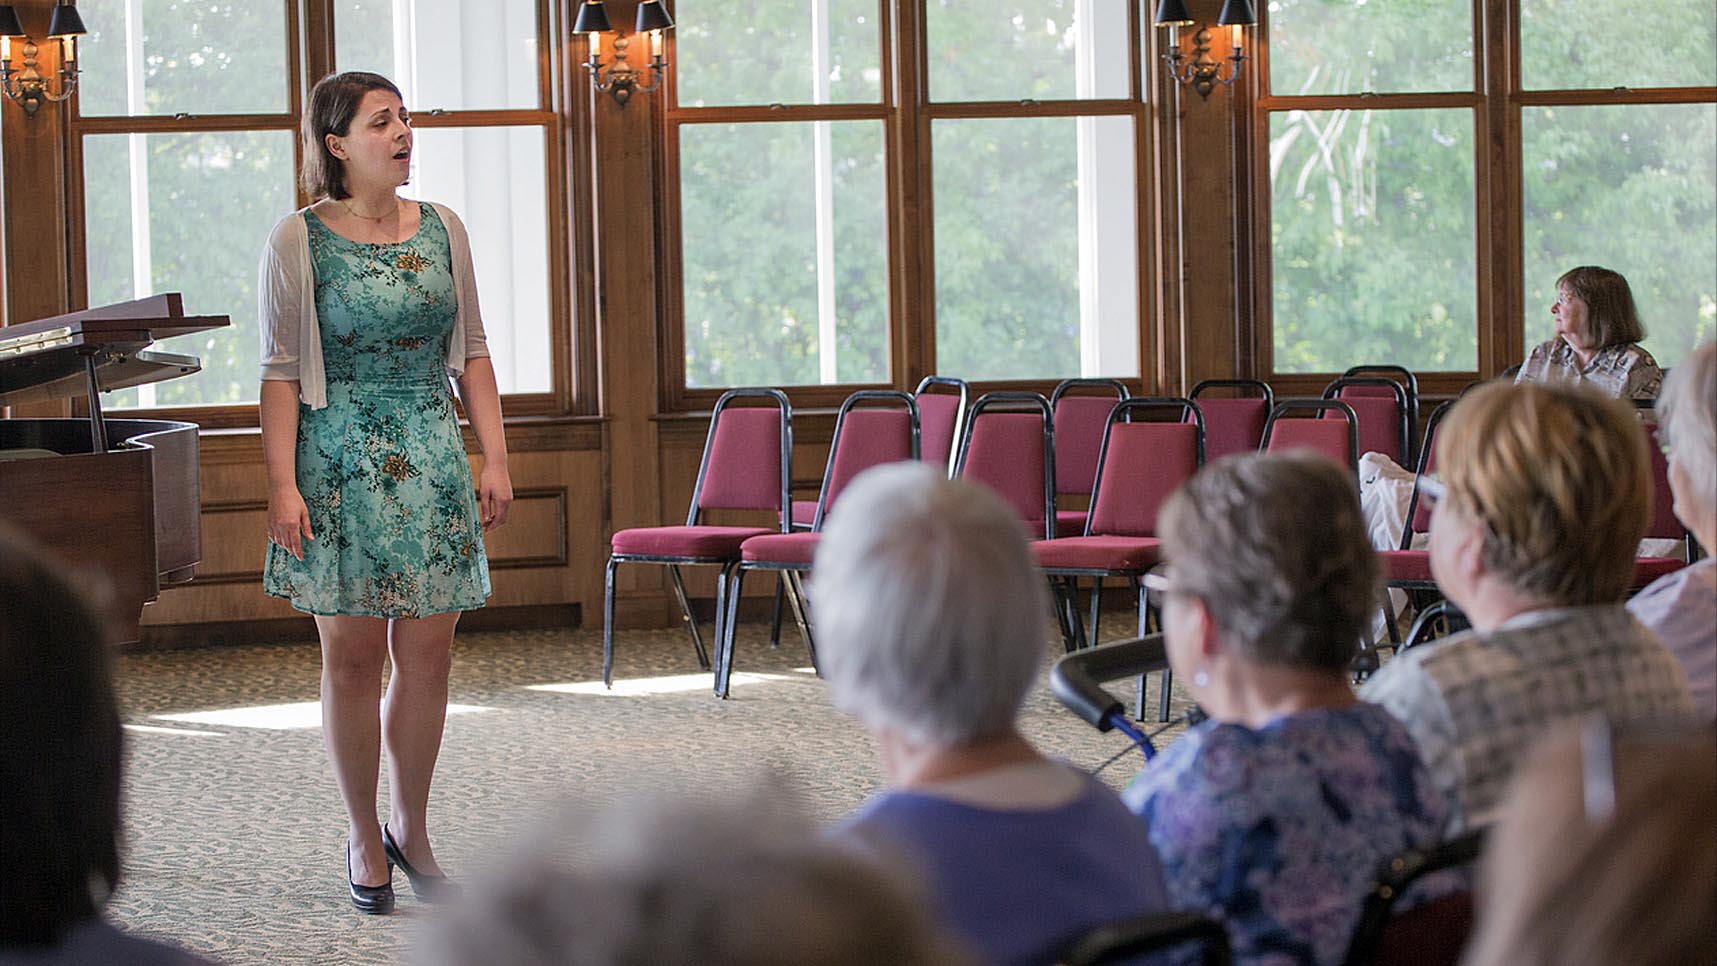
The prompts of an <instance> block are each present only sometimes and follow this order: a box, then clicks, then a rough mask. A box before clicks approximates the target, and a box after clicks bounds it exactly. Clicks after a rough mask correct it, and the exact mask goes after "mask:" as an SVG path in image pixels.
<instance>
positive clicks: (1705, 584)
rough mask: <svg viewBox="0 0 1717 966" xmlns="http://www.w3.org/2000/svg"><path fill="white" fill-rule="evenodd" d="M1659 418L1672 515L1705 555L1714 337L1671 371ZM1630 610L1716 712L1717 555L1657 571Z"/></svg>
mask: <svg viewBox="0 0 1717 966" xmlns="http://www.w3.org/2000/svg"><path fill="white" fill-rule="evenodd" d="M1657 418H1658V442H1659V443H1661V444H1662V445H1663V446H1664V448H1665V449H1666V450H1667V452H1668V455H1669V489H1670V492H1671V493H1673V494H1675V516H1676V518H1677V519H1679V520H1680V521H1681V522H1682V523H1684V524H1686V525H1687V529H1688V530H1690V531H1692V532H1693V536H1694V537H1696V538H1697V539H1698V540H1699V544H1700V546H1702V547H1704V548H1705V550H1706V553H1707V554H1709V553H1711V552H1713V551H1717V342H1707V343H1705V344H1704V345H1702V346H1700V347H1699V348H1698V349H1695V350H1694V351H1693V353H1692V354H1691V355H1689V356H1688V357H1687V358H1686V359H1685V360H1683V361H1682V363H1681V365H1679V366H1676V367H1675V368H1674V369H1671V370H1670V372H1669V378H1667V379H1666V380H1664V383H1663V394H1662V395H1660V396H1658V397H1657ZM1628 610H1629V611H1630V612H1632V613H1633V615H1634V617H1636V618H1638V619H1639V622H1640V623H1642V624H1644V625H1645V626H1646V627H1647V628H1648V629H1650V630H1651V631H1652V633H1654V634H1656V635H1657V636H1658V638H1659V639H1661V640H1662V641H1663V643H1664V645H1665V646H1666V647H1668V648H1669V650H1670V652H1671V653H1673V654H1674V655H1675V656H1676V659H1677V660H1679V661H1680V662H1681V667H1682V670H1684V671H1686V672H1687V684H1688V688H1689V690H1691V691H1692V692H1693V705H1694V707H1695V708H1697V709H1698V710H1699V712H1700V713H1701V714H1703V715H1704V716H1705V717H1707V718H1713V717H1717V557H1711V556H1707V557H1705V559H1703V560H1700V561H1699V562H1698V563H1695V564H1693V565H1692V566H1689V567H1683V568H1682V569H1680V570H1677V571H1676V572H1674V573H1672V574H1668V575H1666V576H1664V577H1661V578H1659V579H1658V580H1657V581H1655V582H1654V583H1652V585H1651V586H1649V587H1647V588H1646V589H1645V590H1643V591H1641V592H1640V593H1639V594H1638V595H1636V596H1635V597H1634V599H1633V600H1631V601H1629V602H1628Z"/></svg>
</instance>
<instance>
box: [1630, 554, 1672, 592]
mask: <svg viewBox="0 0 1717 966" xmlns="http://www.w3.org/2000/svg"><path fill="white" fill-rule="evenodd" d="M1685 566H1687V561H1685V560H1677V559H1676V558H1674V557H1636V558H1634V579H1633V583H1631V584H1629V585H1628V589H1630V590H1643V589H1644V588H1645V586H1646V585H1647V584H1649V583H1651V582H1652V581H1654V580H1656V579H1657V578H1659V577H1662V576H1663V575H1664V574H1670V573H1674V572H1675V571H1677V570H1680V569H1681V568H1683V567H1685Z"/></svg>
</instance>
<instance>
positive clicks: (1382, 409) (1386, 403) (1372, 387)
mask: <svg viewBox="0 0 1717 966" xmlns="http://www.w3.org/2000/svg"><path fill="white" fill-rule="evenodd" d="M1324 398H1325V399H1340V400H1341V401H1342V402H1345V403H1347V405H1348V407H1349V408H1351V409H1352V410H1353V413H1354V415H1355V416H1357V417H1358V418H1359V451H1360V452H1361V453H1382V454H1384V455H1385V456H1388V457H1389V458H1390V459H1392V460H1395V461H1396V462H1397V463H1398V464H1400V465H1401V466H1412V465H1413V453H1412V450H1413V435H1412V434H1413V416H1412V412H1411V408H1410V407H1409V405H1408V402H1407V390H1405V389H1403V388H1402V387H1401V385H1400V384H1399V383H1397V382H1394V381H1392V380H1389V379H1383V378H1379V377H1376V376H1342V377H1340V378H1338V379H1335V380H1333V381H1331V382H1330V384H1329V385H1328V386H1325V387H1324ZM1325 418H1328V419H1340V418H1341V415H1340V414H1339V413H1326V414H1325Z"/></svg>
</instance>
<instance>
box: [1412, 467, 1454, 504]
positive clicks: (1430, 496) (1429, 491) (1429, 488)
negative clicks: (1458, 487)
mask: <svg viewBox="0 0 1717 966" xmlns="http://www.w3.org/2000/svg"><path fill="white" fill-rule="evenodd" d="M1448 498H1449V486H1448V484H1446V483H1444V482H1443V481H1442V479H1441V478H1439V477H1437V476H1434V475H1432V474H1430V473H1426V474H1425V475H1423V476H1421V477H1419V499H1420V500H1423V501H1425V502H1427V503H1430V504H1433V505H1435V504H1438V503H1441V502H1443V501H1444V500H1446V499H1448Z"/></svg>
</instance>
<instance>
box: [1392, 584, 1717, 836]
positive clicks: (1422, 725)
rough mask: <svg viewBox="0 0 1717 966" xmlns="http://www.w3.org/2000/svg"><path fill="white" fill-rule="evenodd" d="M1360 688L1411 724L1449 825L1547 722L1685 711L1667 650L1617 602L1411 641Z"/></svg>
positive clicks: (1486, 808) (1485, 810) (1480, 817)
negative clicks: (1420, 643) (1413, 645)
mask: <svg viewBox="0 0 1717 966" xmlns="http://www.w3.org/2000/svg"><path fill="white" fill-rule="evenodd" d="M1360 697H1362V698H1364V699H1365V700H1367V701H1373V702H1376V703H1377V704H1380V705H1382V706H1383V707H1384V708H1386V709H1388V710H1389V712H1390V713H1391V714H1393V715H1395V717H1397V718H1399V719H1400V720H1401V722H1402V723H1403V724H1405V725H1406V726H1407V730H1408V731H1409V732H1411V733H1412V735H1413V738H1414V740H1415V741H1416V742H1417V743H1418V746H1419V756H1420V757H1421V758H1422V759H1424V761H1425V764H1426V765H1427V766H1428V767H1429V768H1430V770H1431V780H1432V781H1433V782H1434V783H1435V784H1436V785H1437V787H1438V788H1439V789H1440V790H1441V791H1442V792H1443V793H1444V795H1446V796H1447V797H1448V799H1449V801H1450V803H1451V804H1452V805H1453V806H1454V808H1453V811H1452V813H1451V816H1450V827H1449V829H1448V830H1447V832H1448V834H1455V833H1457V832H1459V831H1461V830H1463V829H1465V828H1466V827H1468V826H1474V825H1483V824H1486V823H1488V822H1489V821H1490V819H1491V817H1492V812H1493V811H1494V810H1495V808H1496V807H1497V806H1498V805H1499V804H1501V799H1502V796H1503V792H1504V791H1505V790H1506V788H1507V785H1508V780H1509V777H1510V775H1512V774H1513V772H1514V767H1515V764H1516V762H1518V761H1519V760H1520V759H1521V757H1522V756H1523V755H1524V754H1525V753H1526V752H1527V750H1529V749H1530V747H1531V746H1532V744H1533V742H1534V741H1536V740H1537V739H1538V738H1539V737H1540V736H1541V735H1542V734H1543V733H1544V732H1545V731H1547V730H1548V729H1550V728H1551V727H1552V726H1554V725H1556V724H1559V723H1561V722H1563V721H1568V720H1572V719H1578V718H1582V717H1585V716H1586V715H1590V714H1594V713H1601V714H1604V715H1607V716H1608V717H1610V718H1612V719H1616V720H1625V719H1628V718H1640V717H1650V716H1655V715H1667V714H1688V713H1691V712H1692V710H1693V703H1692V699H1691V698H1690V697H1689V695H1688V690H1687V677H1686V675H1685V674H1684V673H1683V671H1682V670H1681V666H1680V664H1679V663H1678V662H1677V661H1676V660H1675V657H1674V655H1672V654H1670V652H1669V650H1668V649H1667V648H1665V647H1664V646H1663V644H1662V642H1660V641H1659V640H1658V639H1657V638H1656V637H1654V636H1652V634H1651V632H1650V631H1648V630H1646V629H1645V627H1644V626H1643V625H1641V624H1640V623H1639V622H1638V621H1637V620H1635V619H1634V618H1633V617H1632V616H1631V615H1630V614H1629V613H1628V612H1627V609H1626V608H1624V607H1622V606H1621V605H1619V604H1608V605H1602V606H1597V607H1573V608H1558V609H1553V610H1542V611H1534V612H1532V613H1529V614H1522V615H1520V616H1518V617H1515V618H1514V619H1512V620H1510V621H1508V622H1506V623H1504V624H1503V625H1502V626H1500V627H1497V628H1495V629H1493V630H1491V631H1488V632H1480V631H1468V632H1466V633H1463V634H1456V635H1455V636H1453V637H1449V638H1446V639H1444V640H1442V641H1438V642H1435V643H1433V644H1428V645H1426V646H1424V647H1421V648H1417V649H1414V650H1410V651H1408V652H1407V653H1405V654H1403V655H1401V656H1400V657H1397V658H1395V659H1394V660H1392V661H1390V662H1389V663H1387V664H1385V665H1384V666H1383V669H1382V670H1380V671H1378V672H1377V674H1376V675H1375V676H1373V677H1372V679H1371V680H1370V681H1368V682H1366V684H1365V686H1364V687H1363V688H1362V689H1361V690H1360Z"/></svg>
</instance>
